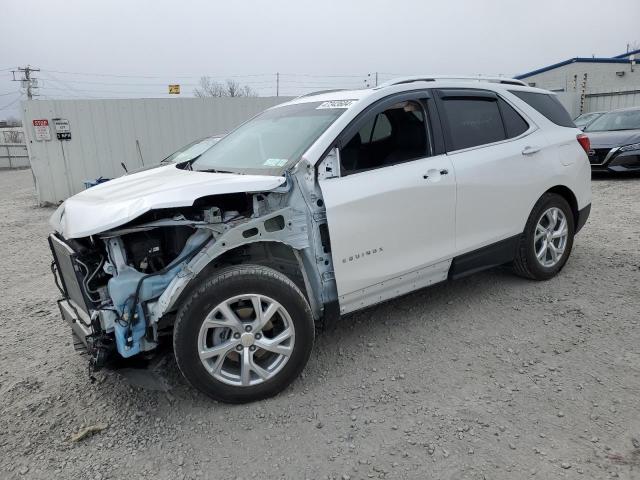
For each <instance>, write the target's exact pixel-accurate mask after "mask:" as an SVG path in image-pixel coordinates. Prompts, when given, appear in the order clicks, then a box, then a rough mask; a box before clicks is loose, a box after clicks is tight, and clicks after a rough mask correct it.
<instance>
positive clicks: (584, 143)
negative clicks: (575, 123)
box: [576, 133, 591, 155]
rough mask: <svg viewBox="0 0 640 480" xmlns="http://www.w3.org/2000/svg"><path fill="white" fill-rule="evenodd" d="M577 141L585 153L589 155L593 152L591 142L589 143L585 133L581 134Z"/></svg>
mask: <svg viewBox="0 0 640 480" xmlns="http://www.w3.org/2000/svg"><path fill="white" fill-rule="evenodd" d="M576 140H578V143H579V144H580V146H581V147H582V148H583V149H584V151H585V153H586V154H587V155H589V150H591V142H590V141H589V137H587V136H586V135H585V134H584V133H579V134H578V135H577V136H576Z"/></svg>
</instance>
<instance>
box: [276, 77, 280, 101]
mask: <svg viewBox="0 0 640 480" xmlns="http://www.w3.org/2000/svg"><path fill="white" fill-rule="evenodd" d="M279 96H280V72H276V97H279Z"/></svg>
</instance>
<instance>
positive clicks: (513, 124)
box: [498, 98, 529, 138]
mask: <svg viewBox="0 0 640 480" xmlns="http://www.w3.org/2000/svg"><path fill="white" fill-rule="evenodd" d="M498 105H500V112H502V121H503V122H504V129H505V130H506V132H507V138H514V137H518V136H520V135H522V134H523V133H524V132H526V131H527V130H529V124H528V123H527V122H526V121H525V119H524V118H522V117H521V116H520V114H519V113H518V112H516V111H515V110H514V109H513V107H512V106H511V105H509V104H508V103H507V102H505V101H504V100H503V99H501V98H499V99H498Z"/></svg>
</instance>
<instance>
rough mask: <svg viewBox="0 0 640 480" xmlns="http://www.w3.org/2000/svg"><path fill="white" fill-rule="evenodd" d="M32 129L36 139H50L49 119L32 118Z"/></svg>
mask: <svg viewBox="0 0 640 480" xmlns="http://www.w3.org/2000/svg"><path fill="white" fill-rule="evenodd" d="M33 130H34V131H35V133H36V140H51V130H49V120H47V119H42V120H34V121H33Z"/></svg>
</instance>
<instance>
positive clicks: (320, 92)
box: [294, 88, 346, 100]
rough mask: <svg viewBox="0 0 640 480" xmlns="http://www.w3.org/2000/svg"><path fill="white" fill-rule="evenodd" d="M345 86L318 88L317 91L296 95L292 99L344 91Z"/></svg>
mask: <svg viewBox="0 0 640 480" xmlns="http://www.w3.org/2000/svg"><path fill="white" fill-rule="evenodd" d="M345 90H346V89H345V88H332V89H329V90H318V91H317V92H311V93H305V94H304V95H299V96H297V97H296V98H295V99H294V100H297V99H299V98H304V97H312V96H314V95H322V94H323V93H333V92H344V91H345Z"/></svg>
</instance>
